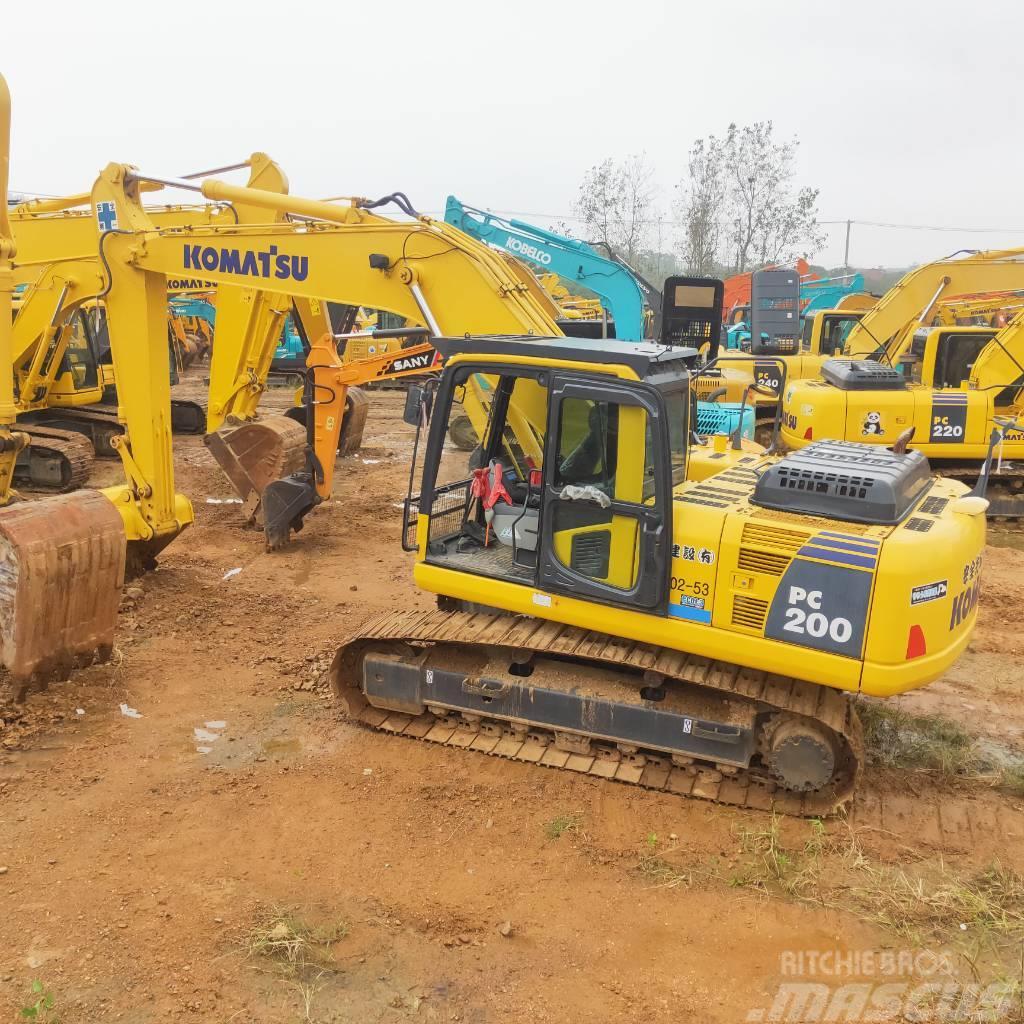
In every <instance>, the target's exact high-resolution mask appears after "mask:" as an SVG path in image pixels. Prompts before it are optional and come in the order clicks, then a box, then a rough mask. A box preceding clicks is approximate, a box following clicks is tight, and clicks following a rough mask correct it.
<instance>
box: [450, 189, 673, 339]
mask: <svg viewBox="0 0 1024 1024" xmlns="http://www.w3.org/2000/svg"><path fill="white" fill-rule="evenodd" d="M445 220H446V221H447V222H448V223H449V224H451V225H453V226H454V227H457V228H459V229H460V230H461V231H464V232H465V233H466V234H468V235H471V236H472V237H473V238H477V239H479V240H480V241H482V242H486V243H487V244H488V245H491V246H493V247H494V248H496V249H500V250H502V251H503V252H507V253H510V254H511V255H513V256H516V257H518V258H519V259H521V260H524V261H526V262H527V263H529V264H531V265H532V266H535V267H537V268H539V269H540V270H546V271H552V272H553V273H556V274H558V275H559V277H562V278H564V279H565V280H567V281H578V282H579V283H580V284H583V285H585V286H586V287H587V288H589V289H590V290H591V291H592V292H594V293H595V294H597V295H599V296H601V298H602V299H603V300H604V304H605V306H606V308H607V309H608V311H609V313H611V316H612V318H613V319H614V321H615V335H616V337H617V338H619V339H620V340H625V341H641V340H643V338H644V291H643V289H642V288H641V286H640V284H639V283H638V282H637V279H636V277H635V276H634V275H633V274H632V273H631V272H630V270H629V268H628V267H627V266H626V265H625V264H622V263H617V262H615V261H613V260H610V259H605V258H604V257H603V256H599V255H598V254H597V253H596V252H594V250H593V249H592V248H591V247H590V246H589V245H587V243H586V242H581V241H578V240H576V239H572V238H565V237H563V236H562V235H558V234H555V233H554V232H552V231H545V230H544V229H543V228H538V227H535V226H534V225H532V224H527V223H525V222H524V221H520V220H505V219H504V218H503V217H498V216H496V215H495V214H492V213H486V212H485V211H483V210H477V209H474V208H473V207H471V206H465V205H463V204H462V203H461V202H459V200H458V199H456V198H455V196H449V197H448V201H447V203H446V205H445ZM648 287H649V286H648ZM652 301H654V300H653V298H652ZM659 307H660V302H659V303H657V305H656V306H654V307H652V308H659Z"/></svg>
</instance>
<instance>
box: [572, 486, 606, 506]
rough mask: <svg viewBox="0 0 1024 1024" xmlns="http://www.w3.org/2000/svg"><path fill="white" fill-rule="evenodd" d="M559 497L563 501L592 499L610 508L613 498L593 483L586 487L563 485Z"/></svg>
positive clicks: (597, 503)
mask: <svg viewBox="0 0 1024 1024" xmlns="http://www.w3.org/2000/svg"><path fill="white" fill-rule="evenodd" d="M559 497H560V498H561V499H562V501H592V502H594V503H595V504H596V505H600V507H601V508H610V507H611V504H612V499H611V498H609V497H608V495H607V494H605V493H604V491H601V490H598V488H596V487H594V486H593V485H592V484H587V485H586V486H585V487H575V486H569V487H563V488H562V492H561V494H559Z"/></svg>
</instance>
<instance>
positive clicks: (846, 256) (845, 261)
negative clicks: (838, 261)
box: [843, 221, 853, 274]
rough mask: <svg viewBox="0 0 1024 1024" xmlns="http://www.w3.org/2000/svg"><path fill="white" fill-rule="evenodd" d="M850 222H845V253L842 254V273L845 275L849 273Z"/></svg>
mask: <svg viewBox="0 0 1024 1024" xmlns="http://www.w3.org/2000/svg"><path fill="white" fill-rule="evenodd" d="M851 223H853V222H852V221H847V222H846V251H845V252H844V253H843V271H844V272H845V273H847V274H848V273H849V272H850V224H851Z"/></svg>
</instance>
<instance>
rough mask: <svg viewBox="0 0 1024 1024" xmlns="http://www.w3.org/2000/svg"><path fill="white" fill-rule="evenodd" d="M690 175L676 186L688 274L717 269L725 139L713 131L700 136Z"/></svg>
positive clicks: (690, 162)
mask: <svg viewBox="0 0 1024 1024" xmlns="http://www.w3.org/2000/svg"><path fill="white" fill-rule="evenodd" d="M687 170H688V172H689V177H688V179H687V180H686V181H684V182H681V183H680V184H679V185H678V186H676V187H677V189H678V190H679V198H678V200H677V202H676V207H675V211H674V212H675V221H676V226H677V227H678V228H680V229H681V233H682V234H681V238H680V239H679V247H680V249H681V250H682V253H683V261H684V263H685V264H686V270H687V273H689V274H699V275H702V276H708V275H711V274H713V273H714V271H715V267H716V264H717V259H718V246H719V239H720V236H721V230H722V216H723V210H724V205H725V182H724V165H723V159H722V143H721V141H720V140H719V139H716V138H715V136H714V135H710V136H708V138H707V139H706V140H705V139H698V140H697V141H696V142H695V143H694V144H693V148H692V149H691V150H690V156H689V160H688V164H687Z"/></svg>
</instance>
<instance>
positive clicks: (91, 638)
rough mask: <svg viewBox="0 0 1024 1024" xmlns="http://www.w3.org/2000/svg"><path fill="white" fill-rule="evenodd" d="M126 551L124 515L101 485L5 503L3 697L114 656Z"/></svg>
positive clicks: (0, 617) (0, 564) (0, 624)
mask: <svg viewBox="0 0 1024 1024" xmlns="http://www.w3.org/2000/svg"><path fill="white" fill-rule="evenodd" d="M125 551H126V541H125V531H124V525H123V522H122V520H121V516H120V514H119V513H118V511H117V509H116V508H115V507H114V505H113V503H112V502H110V501H109V500H108V499H107V498H105V497H104V496H103V495H102V494H100V493H99V492H98V491H78V492H76V493H75V494H66V495H59V496H56V497H52V498H44V499H42V500H40V501H33V502H24V503H18V504H15V505H10V506H8V507H7V508H4V509H0V661H2V662H3V665H4V667H5V668H6V669H7V670H8V672H9V676H8V677H7V678H6V679H5V680H4V685H3V688H2V689H0V698H2V697H10V698H12V699H15V700H18V699H21V697H23V696H24V694H25V693H26V692H27V691H28V690H29V689H30V688H31V687H32V686H33V685H45V682H46V681H47V679H48V678H50V677H57V678H60V677H66V676H67V674H68V672H69V671H70V670H71V668H72V667H74V666H75V665H81V664H87V663H89V662H91V661H94V660H96V661H104V660H106V658H107V657H109V655H110V652H111V650H112V648H113V644H114V626H115V624H116V621H117V609H118V605H119V604H120V599H121V588H122V586H123V584H124V567H125ZM5 691H6V692H5Z"/></svg>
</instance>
